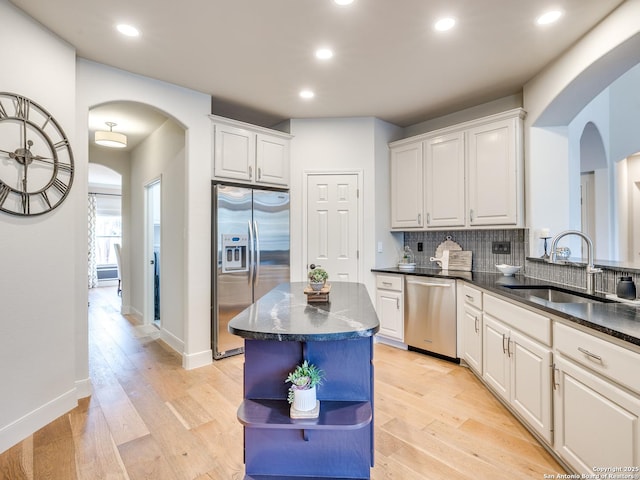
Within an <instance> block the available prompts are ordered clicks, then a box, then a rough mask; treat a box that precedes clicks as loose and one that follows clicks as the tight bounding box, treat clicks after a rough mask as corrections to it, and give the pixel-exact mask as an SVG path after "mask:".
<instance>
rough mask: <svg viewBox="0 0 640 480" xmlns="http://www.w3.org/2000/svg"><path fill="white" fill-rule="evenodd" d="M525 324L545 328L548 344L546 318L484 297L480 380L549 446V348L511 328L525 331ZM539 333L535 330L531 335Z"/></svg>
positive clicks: (550, 356)
mask: <svg viewBox="0 0 640 480" xmlns="http://www.w3.org/2000/svg"><path fill="white" fill-rule="evenodd" d="M536 317H539V318H536ZM527 320H533V321H534V322H542V323H543V324H546V328H547V330H549V332H548V333H549V341H550V333H551V332H550V328H551V325H550V322H551V320H550V319H549V318H546V317H543V316H541V315H538V314H537V313H534V312H531V311H530V310H527V309H524V308H521V307H518V306H516V305H513V304H511V303H508V302H505V301H503V300H500V299H497V298H496V297H493V296H490V295H486V294H485V296H484V315H483V352H482V358H483V374H482V378H483V379H484V381H485V382H486V383H487V385H489V386H490V387H491V388H492V389H493V390H494V391H495V392H496V394H498V395H499V396H500V397H502V399H503V400H504V401H505V402H506V403H507V404H508V405H510V406H511V407H512V408H513V409H514V411H516V412H517V413H518V414H519V415H520V416H521V417H522V419H523V420H525V421H526V422H527V423H528V424H529V426H530V427H531V428H533V429H534V430H535V431H536V432H537V433H538V434H539V435H540V436H541V437H542V438H544V439H545V440H546V441H547V442H549V443H551V441H552V408H551V401H552V394H551V365H552V354H551V348H550V346H547V345H545V344H543V343H542V342H541V341H539V340H538V339H534V338H533V337H532V336H529V335H527V334H525V333H529V332H523V331H520V330H517V329H515V328H514V327H513V325H512V324H516V325H518V326H520V327H521V328H525V329H526V328H527V326H528V321H527ZM543 332H544V330H542V331H539V329H538V326H536V328H534V329H532V332H531V334H532V335H537V334H539V333H543ZM542 336H543V337H544V336H545V335H542ZM549 345H550V344H549Z"/></svg>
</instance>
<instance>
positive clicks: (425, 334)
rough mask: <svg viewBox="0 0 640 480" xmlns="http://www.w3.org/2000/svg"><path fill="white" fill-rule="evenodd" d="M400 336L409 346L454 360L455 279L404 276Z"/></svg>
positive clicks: (455, 353)
mask: <svg viewBox="0 0 640 480" xmlns="http://www.w3.org/2000/svg"><path fill="white" fill-rule="evenodd" d="M404 308H405V310H404V337H405V343H406V344H407V345H408V346H409V347H410V348H411V349H417V350H421V351H425V352H429V353H434V354H436V355H438V356H441V357H446V358H448V359H451V360H454V361H458V360H457V357H458V354H457V348H456V281H455V280H450V279H446V278H430V277H418V276H413V275H406V276H405V307H404Z"/></svg>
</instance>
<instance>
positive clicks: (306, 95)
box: [300, 90, 316, 100]
mask: <svg viewBox="0 0 640 480" xmlns="http://www.w3.org/2000/svg"><path fill="white" fill-rule="evenodd" d="M315 95H316V94H315V93H313V92H312V91H311V90H301V91H300V96H301V97H302V98H305V99H307V100H308V99H310V98H313V97H315Z"/></svg>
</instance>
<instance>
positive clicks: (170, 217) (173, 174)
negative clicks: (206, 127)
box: [129, 120, 186, 353]
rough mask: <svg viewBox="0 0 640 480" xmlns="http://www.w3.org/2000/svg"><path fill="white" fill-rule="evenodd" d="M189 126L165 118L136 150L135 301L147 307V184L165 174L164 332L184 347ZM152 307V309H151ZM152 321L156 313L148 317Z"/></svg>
mask: <svg viewBox="0 0 640 480" xmlns="http://www.w3.org/2000/svg"><path fill="white" fill-rule="evenodd" d="M185 171H186V161H185V131H184V129H183V128H182V127H181V126H180V125H178V124H177V123H176V122H174V121H172V120H167V121H166V122H164V123H163V124H162V125H161V126H160V127H159V128H158V129H157V130H156V131H154V132H153V133H152V134H151V135H149V137H147V138H146V139H145V140H144V141H143V142H142V143H141V144H140V145H139V146H137V147H136V148H135V149H134V150H133V151H132V152H131V186H130V187H131V220H132V221H131V225H132V228H131V242H130V250H131V254H130V256H129V261H130V271H131V281H130V282H131V283H130V285H131V307H132V309H134V310H135V311H136V312H141V313H144V306H145V300H146V298H145V297H146V289H145V285H146V280H147V278H148V277H147V275H148V270H149V268H150V267H149V260H150V258H148V257H147V256H145V224H146V219H145V195H146V192H145V186H146V185H148V184H149V183H150V182H152V181H154V180H156V179H159V178H160V179H161V202H160V203H161V206H160V210H161V218H160V224H161V238H160V252H161V259H160V276H161V281H160V289H161V294H160V297H161V304H160V312H161V316H160V320H161V337H162V339H163V340H164V341H166V342H167V343H168V344H169V345H171V346H172V347H173V348H174V349H175V350H177V351H178V352H180V353H182V352H183V351H184V339H185V336H184V330H185V328H184V327H185V325H184V318H183V312H184V302H185V298H184V293H185V292H184V291H183V289H182V285H184V275H185V272H184V264H185V261H184V260H185V259H184V252H185V244H184V236H185V221H184V212H185V209H186V206H185V198H186V191H185ZM151 313H152V312H151ZM144 321H145V323H151V322H152V321H153V318H145V319H144Z"/></svg>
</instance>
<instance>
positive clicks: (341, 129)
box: [290, 117, 400, 298]
mask: <svg viewBox="0 0 640 480" xmlns="http://www.w3.org/2000/svg"><path fill="white" fill-rule="evenodd" d="M290 125H291V134H292V135H294V138H293V139H292V141H291V278H292V280H293V281H303V280H304V278H305V277H304V275H305V272H306V270H305V265H306V264H307V260H306V259H305V258H303V242H305V241H306V237H305V234H304V229H303V228H302V227H303V224H302V222H303V212H302V209H303V205H304V199H303V198H302V194H303V191H304V189H303V181H304V172H311V171H313V172H320V171H331V172H341V171H361V172H362V181H363V188H362V191H361V192H360V194H361V195H363V202H362V203H363V211H362V212H360V215H361V218H362V223H363V239H362V246H363V248H362V250H361V251H360V260H361V265H362V278H361V279H360V282H361V283H364V284H365V285H366V286H367V289H368V291H369V294H370V296H371V297H372V298H375V297H374V292H375V284H374V277H373V275H372V274H371V272H370V270H371V268H373V267H374V266H376V265H387V266H388V265H393V264H394V262H395V261H396V260H397V258H396V249H397V247H398V246H397V242H398V237H397V236H396V237H395V238H394V237H393V236H392V235H391V233H390V232H389V221H390V220H389V215H388V202H389V178H388V172H389V166H388V158H389V153H388V147H387V143H388V142H390V141H392V140H395V139H397V135H398V134H399V132H400V129H399V128H398V127H395V126H393V125H391V124H388V123H386V122H382V121H381V120H377V119H375V118H372V117H360V118H322V119H293V120H291V124H290ZM385 163H386V164H385ZM378 175H381V177H378ZM382 179H384V180H382ZM385 209H387V211H386V213H385ZM378 240H379V241H382V242H383V245H384V251H383V253H382V254H376V246H377V245H376V242H377V241H378Z"/></svg>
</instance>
